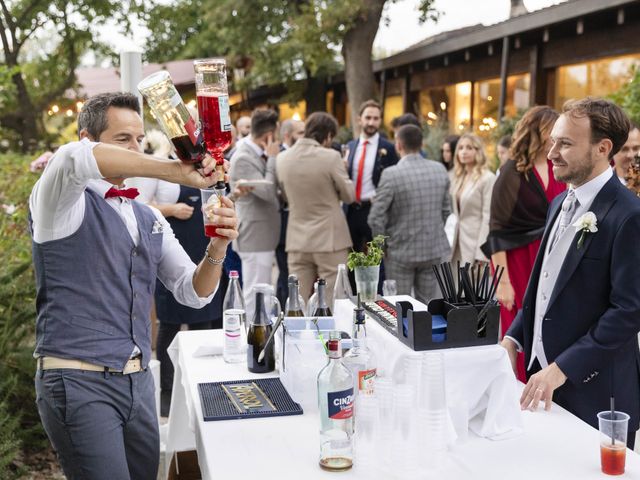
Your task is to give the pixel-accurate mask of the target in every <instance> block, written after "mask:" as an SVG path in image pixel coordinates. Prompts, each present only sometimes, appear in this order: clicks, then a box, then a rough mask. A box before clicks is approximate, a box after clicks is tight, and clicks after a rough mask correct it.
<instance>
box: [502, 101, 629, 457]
mask: <svg viewBox="0 0 640 480" xmlns="http://www.w3.org/2000/svg"><path fill="white" fill-rule="evenodd" d="M630 125H631V124H630V122H629V119H628V118H627V116H626V114H625V113H624V112H623V111H622V110H621V109H620V107H618V106H617V105H615V104H613V103H612V102H609V101H608V100H602V99H597V98H585V99H583V100H579V101H571V102H568V103H566V104H565V105H564V107H563V112H562V114H561V115H560V117H559V118H558V120H557V121H556V123H555V125H554V127H553V130H552V132H551V140H552V146H551V150H550V151H549V153H548V157H549V159H550V160H551V161H552V162H553V174H554V176H555V178H556V179H557V180H559V181H561V182H566V183H568V184H569V188H568V190H567V192H566V193H564V194H561V195H558V196H557V197H556V198H555V200H554V201H553V203H552V204H551V206H550V208H549V214H548V217H547V226H546V229H545V232H544V236H543V238H542V244H541V245H540V250H539V251H538V256H537V258H536V262H535V265H534V268H533V272H532V274H531V278H530V280H529V286H528V288H527V291H526V293H525V296H524V301H523V307H522V310H520V311H519V312H518V314H517V316H516V318H515V319H514V321H513V324H512V325H511V327H510V328H509V330H508V331H507V334H506V335H505V338H504V340H503V341H502V345H503V346H504V347H505V348H506V349H507V350H508V351H509V355H510V357H511V360H512V362H513V366H514V370H515V359H516V352H517V350H519V349H524V353H525V366H526V368H527V378H528V382H527V385H526V387H525V389H524V391H523V394H522V398H521V407H522V408H523V409H525V408H529V409H532V410H536V409H537V407H538V405H539V404H540V402H544V404H545V407H546V409H547V410H548V409H549V408H551V401H552V400H553V401H555V402H556V403H558V404H559V405H561V406H562V407H564V408H566V409H567V410H569V411H570V412H572V413H573V414H574V415H576V416H578V417H580V418H581V419H582V420H584V421H585V422H587V423H589V424H590V425H592V426H593V427H595V428H598V421H597V417H596V415H597V414H598V412H601V411H604V410H608V409H609V408H610V398H611V397H612V396H613V397H615V407H616V410H619V411H622V412H625V413H627V414H629V415H630V417H631V418H630V420H629V432H628V434H627V435H628V437H627V438H628V441H627V445H628V446H629V448H633V445H634V441H635V432H636V430H638V424H639V423H640V354H639V351H638V337H637V334H638V331H639V330H640V294H639V292H640V275H639V274H638V265H640V249H638V248H635V245H636V244H637V242H638V239H639V238H640V199H639V198H637V197H636V196H635V195H634V194H633V193H631V192H630V191H629V190H628V189H626V188H625V187H624V186H623V185H622V184H621V183H620V181H619V180H618V179H617V177H616V176H615V175H614V174H613V172H612V169H611V167H610V165H609V161H610V160H611V158H612V157H613V156H614V155H615V154H616V152H618V150H619V149H620V147H622V145H624V143H625V142H626V140H627V135H628V133H629V128H630Z"/></svg>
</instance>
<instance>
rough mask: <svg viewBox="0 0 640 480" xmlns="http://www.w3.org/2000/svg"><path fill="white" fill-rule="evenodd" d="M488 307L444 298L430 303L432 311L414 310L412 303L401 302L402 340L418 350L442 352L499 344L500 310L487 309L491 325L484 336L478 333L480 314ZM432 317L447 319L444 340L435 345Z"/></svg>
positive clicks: (399, 325)
mask: <svg viewBox="0 0 640 480" xmlns="http://www.w3.org/2000/svg"><path fill="white" fill-rule="evenodd" d="M483 306H484V304H478V305H475V306H474V305H470V304H468V303H467V304H452V303H449V302H446V301H445V300H443V299H434V300H431V301H430V302H429V305H428V309H429V311H427V312H425V311H414V310H413V305H411V303H409V302H397V303H396V312H397V315H398V316H397V318H398V332H397V335H398V338H399V339H400V341H401V342H402V343H404V344H405V345H407V346H408V347H409V348H411V349H413V350H415V351H422V350H439V349H443V348H459V347H474V346H478V345H495V344H496V343H498V329H499V324H500V307H499V306H498V305H495V306H493V307H489V308H488V309H487V323H486V328H485V331H484V333H483V335H479V334H478V313H479V312H480V310H481V309H482V307H483ZM432 315H442V316H443V317H444V318H445V319H446V320H447V333H446V337H445V340H444V341H441V342H434V341H433V337H432V333H433V332H432ZM404 318H407V323H408V325H407V335H406V336H405V335H404V333H403V331H402V324H403V319H404Z"/></svg>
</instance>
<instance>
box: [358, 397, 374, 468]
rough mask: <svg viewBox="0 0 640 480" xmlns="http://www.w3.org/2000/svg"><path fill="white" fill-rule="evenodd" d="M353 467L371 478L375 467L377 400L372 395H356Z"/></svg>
mask: <svg viewBox="0 0 640 480" xmlns="http://www.w3.org/2000/svg"><path fill="white" fill-rule="evenodd" d="M355 420H356V426H355V454H356V461H355V462H354V463H355V466H356V469H357V470H358V471H359V472H362V473H363V474H365V475H367V476H372V475H373V474H374V472H375V471H376V467H377V463H376V462H377V460H376V459H377V458H378V455H377V452H376V443H377V441H378V438H377V430H378V399H377V398H376V397H375V396H373V395H358V397H357V398H356V408H355Z"/></svg>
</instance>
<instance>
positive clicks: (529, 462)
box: [167, 331, 640, 480]
mask: <svg viewBox="0 0 640 480" xmlns="http://www.w3.org/2000/svg"><path fill="white" fill-rule="evenodd" d="M221 349H222V334H221V332H220V331H189V332H180V333H179V334H178V335H177V337H176V339H175V340H174V342H173V343H172V344H171V347H170V355H171V356H172V359H173V361H174V364H175V366H176V375H175V380H174V389H173V395H174V397H173V401H172V404H171V413H170V417H169V427H168V429H169V430H168V437H169V438H168V445H167V454H168V455H170V454H171V452H172V451H182V450H190V449H194V448H196V449H197V450H198V459H199V463H200V469H201V471H202V475H203V477H202V478H203V479H205V480H209V479H220V478H279V479H283V480H284V479H292V480H293V479H296V480H297V479H299V478H304V479H305V480H311V479H316V478H317V479H329V478H335V474H332V473H328V472H324V471H323V470H321V469H320V468H319V467H318V452H319V446H318V445H319V443H318V439H319V434H318V430H319V425H320V423H319V418H318V415H317V414H304V415H301V416H292V417H273V418H260V419H248V420H230V421H216V422H205V421H203V420H202V410H201V407H200V400H199V397H198V390H197V388H198V383H201V382H211V381H221V380H232V379H234V380H235V379H241V378H252V377H256V376H258V375H254V374H251V373H249V372H248V371H247V369H246V366H245V365H244V364H237V365H229V364H226V363H225V362H224V360H223V359H222V356H221V355H219V352H220V351H221ZM207 351H208V352H213V353H215V352H218V355H209V356H206V355H205V356H201V354H202V353H207ZM194 354H196V355H194ZM520 387H521V385H520ZM522 420H523V425H524V433H523V434H522V435H519V436H517V437H515V438H511V439H508V440H503V441H499V442H495V441H490V440H487V439H484V438H480V437H478V436H477V435H475V434H473V433H472V434H470V435H469V436H468V438H466V439H459V440H458V442H456V443H455V445H454V446H453V447H452V448H451V449H450V450H449V460H448V463H447V466H446V469H445V471H444V473H443V475H442V476H441V477H440V478H442V479H452V480H453V479H456V480H457V479H464V480H467V479H469V478H474V479H485V478H487V479H488V478H491V479H502V478H518V480H529V479H531V480H540V479H541V478H543V479H546V480H550V479H574V478H575V479H578V478H579V479H581V480H583V479H602V478H605V477H604V476H603V475H602V473H601V472H600V456H599V433H598V432H597V431H596V430H594V429H593V428H591V427H590V426H589V425H587V424H585V423H584V422H582V421H581V420H579V419H577V418H576V417H574V416H573V415H571V414H570V413H568V412H567V411H565V410H564V409H562V408H561V407H559V406H557V405H555V404H554V405H553V408H552V410H551V411H550V412H545V411H539V412H535V413H532V412H523V415H522ZM356 462H357V459H356ZM340 477H341V478H354V479H358V478H362V479H365V478H371V477H367V476H366V475H364V474H363V473H362V472H361V471H359V470H358V468H357V466H356V467H354V469H353V470H351V471H348V472H344V473H342V474H341V475H340ZM626 478H640V457H638V455H637V454H635V453H633V452H631V451H627V473H626Z"/></svg>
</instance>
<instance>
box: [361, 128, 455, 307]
mask: <svg viewBox="0 0 640 480" xmlns="http://www.w3.org/2000/svg"><path fill="white" fill-rule="evenodd" d="M421 148H422V130H420V128H419V127H416V126H415V125H405V126H403V127H401V128H400V129H399V130H398V132H397V133H396V150H397V151H398V153H399V155H400V156H401V159H400V161H399V162H398V164H397V165H394V166H392V167H388V168H386V169H385V170H383V172H382V177H381V178H380V183H379V184H378V187H377V188H376V196H375V199H374V201H373V204H372V207H371V212H370V213H369V218H368V223H369V226H370V227H371V231H372V232H373V235H378V234H382V235H385V236H387V237H388V238H387V247H388V249H387V252H386V256H385V259H384V264H385V269H386V276H387V278H389V279H393V280H395V281H396V284H397V286H398V294H400V295H405V294H406V295H410V294H411V289H412V288H413V289H414V292H415V295H414V296H415V298H417V299H418V300H420V301H421V302H424V303H427V302H428V301H429V300H431V299H432V298H435V297H436V296H437V285H436V279H435V276H434V273H433V269H432V265H434V264H438V263H440V262H442V261H446V260H448V259H449V258H450V256H451V247H450V246H449V243H448V241H447V237H446V235H445V233H444V222H445V220H446V218H447V217H448V216H449V214H450V213H451V197H450V195H449V175H448V174H447V171H446V169H445V168H444V167H443V166H442V164H440V163H438V162H434V161H431V160H427V159H425V158H424V157H422V155H420V149H421Z"/></svg>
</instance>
